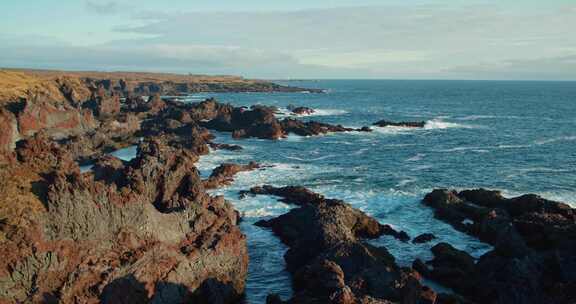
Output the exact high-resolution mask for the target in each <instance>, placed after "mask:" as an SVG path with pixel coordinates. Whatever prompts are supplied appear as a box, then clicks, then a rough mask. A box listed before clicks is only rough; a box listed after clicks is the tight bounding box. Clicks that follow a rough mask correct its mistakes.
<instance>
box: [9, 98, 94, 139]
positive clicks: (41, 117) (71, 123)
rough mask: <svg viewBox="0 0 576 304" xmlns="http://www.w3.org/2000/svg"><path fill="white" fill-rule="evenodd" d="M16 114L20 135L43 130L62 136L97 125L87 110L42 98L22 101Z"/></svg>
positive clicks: (25, 135) (51, 134) (52, 134)
mask: <svg viewBox="0 0 576 304" xmlns="http://www.w3.org/2000/svg"><path fill="white" fill-rule="evenodd" d="M16 116H17V120H18V129H19V131H20V136H21V137H27V136H32V135H34V134H35V133H37V132H39V131H43V132H45V133H46V134H49V135H50V136H53V137H56V138H63V137H66V136H69V135H73V134H82V133H84V132H86V131H89V130H93V129H94V128H96V127H97V126H98V122H97V121H96V120H95V119H94V116H93V115H92V112H91V111H89V110H82V109H78V108H73V107H72V106H70V105H67V104H61V105H56V104H54V103H53V102H48V101H42V100H35V101H23V106H22V110H21V111H19V112H17V114H16Z"/></svg>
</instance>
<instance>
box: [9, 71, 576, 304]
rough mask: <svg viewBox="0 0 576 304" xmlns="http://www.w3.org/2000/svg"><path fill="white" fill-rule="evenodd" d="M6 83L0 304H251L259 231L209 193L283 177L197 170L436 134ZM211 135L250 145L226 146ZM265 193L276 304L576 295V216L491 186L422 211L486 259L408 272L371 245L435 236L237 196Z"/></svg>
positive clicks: (127, 82)
mask: <svg viewBox="0 0 576 304" xmlns="http://www.w3.org/2000/svg"><path fill="white" fill-rule="evenodd" d="M0 76H2V77H0V79H1V80H2V81H1V82H0V83H1V85H2V87H1V88H2V89H1V90H0V96H2V97H1V99H0V129H1V130H2V132H1V133H0V193H1V195H0V256H2V257H3V259H2V260H1V261H0V303H238V302H239V301H242V300H243V298H244V297H245V295H246V285H247V278H248V273H249V263H250V261H249V256H250V255H249V252H248V250H249V246H248V238H247V237H249V236H247V235H246V234H245V233H244V232H243V231H246V230H241V229H240V223H241V222H243V223H246V221H243V219H242V216H241V213H240V212H239V211H237V210H236V208H235V206H234V205H233V204H232V203H231V202H229V201H227V200H226V199H225V198H224V197H223V196H216V195H213V194H212V193H214V192H212V191H213V190H214V189H219V188H221V187H226V186H229V185H231V184H232V183H233V181H234V179H236V180H238V179H241V178H244V176H241V175H242V174H251V173H248V172H250V171H254V172H253V173H256V172H259V171H264V172H265V170H269V169H270V168H271V167H273V165H270V164H266V163H260V161H259V160H256V161H257V162H255V161H252V160H250V161H246V162H244V164H236V163H230V162H224V163H220V161H219V163H218V166H215V168H214V170H213V171H212V173H211V174H210V175H209V176H208V175H203V174H200V171H199V160H200V158H201V157H203V156H206V155H208V154H210V153H213V151H214V150H217V149H224V150H229V151H231V152H230V153H237V152H238V151H242V149H243V148H242V146H241V145H244V143H245V142H246V141H250V140H248V139H250V138H254V139H255V140H254V141H258V142H265V143H266V144H270V145H281V144H282V142H281V140H283V139H285V138H286V137H288V136H289V135H290V134H295V135H297V136H306V137H312V136H319V135H326V134H331V133H340V134H341V135H342V134H343V133H345V134H353V135H354V136H356V135H370V136H372V135H374V133H376V131H377V128H383V129H385V128H392V130H397V129H401V130H402V131H405V130H408V129H410V130H412V129H414V130H415V131H417V132H420V131H426V130H427V127H426V122H409V121H401V122H392V121H389V120H381V121H379V122H377V123H375V124H374V129H372V128H371V127H362V128H351V127H345V126H343V125H339V124H331V123H326V122H319V121H314V120H312V119H302V118H301V116H311V115H313V114H314V113H315V110H314V109H312V108H307V107H305V108H304V107H300V108H294V109H292V110H290V111H291V114H290V115H291V116H290V117H288V118H283V117H282V115H280V114H281V113H280V110H279V109H278V108H276V107H273V106H265V105H252V106H250V107H243V106H234V105H232V104H227V103H221V102H219V101H218V100H216V99H214V98H208V99H206V100H204V101H201V102H195V103H188V102H182V101H181V100H180V99H178V98H176V97H177V96H176V97H175V96H166V95H180V94H184V95H185V94H188V93H191V92H195V90H207V91H210V90H214V91H226V92H245V91H263V92H270V91H280V92H299V91H301V90H303V89H299V88H288V87H281V86H277V85H275V84H271V83H266V82H260V81H251V80H243V79H241V78H236V77H222V78H218V79H216V78H210V77H204V76H175V75H167V74H165V75H163V74H161V75H156V74H142V73H137V74H133V73H107V74H102V73H100V74H97V73H64V72H45V71H29V72H21V71H2V72H0ZM98 77H100V78H98ZM178 77H182V78H178ZM184 78H188V80H185V79H184ZM191 79H193V80H191ZM186 81H190V82H186ZM184 83H185V85H184ZM292 114H293V115H292ZM213 131H217V132H221V133H218V134H219V136H225V137H229V138H233V139H236V140H238V141H237V142H236V141H234V143H239V144H240V145H236V144H230V143H221V142H217V140H216V137H215V135H214V134H213V133H212V132H213ZM373 131H374V132H373ZM380 131H382V130H380ZM372 132H373V133H372ZM406 132H407V131H406ZM219 138H220V139H221V137H219ZM317 139H318V137H315V138H313V139H310V140H311V141H313V140H317ZM241 140H245V141H244V142H243V141H241ZM126 147H133V148H134V147H135V149H136V151H137V152H136V155H135V157H134V158H132V159H130V160H123V159H120V158H118V157H115V156H113V155H112V152H114V151H118V150H119V149H122V148H126ZM247 148H248V147H247ZM247 150H248V149H247ZM357 152H362V151H361V150H359V151H357ZM353 155H356V154H351V155H350V157H355V156H353ZM358 155H360V153H359V154H358ZM274 157H277V155H274ZM317 159H319V158H317ZM81 165H82V169H81V167H80V166H81ZM87 165H89V166H91V167H90V168H89V169H86V166H87ZM243 172H244V173H243ZM299 172H301V171H299ZM354 180H355V181H357V180H356V179H354ZM292 182H294V181H284V180H283V181H282V183H292ZM296 182H297V181H296ZM341 182H345V181H339V183H341ZM252 186H254V185H251V186H250V187H252ZM263 195H267V196H273V197H277V198H279V200H280V201H282V202H283V203H285V204H286V205H288V206H290V210H286V212H285V213H284V214H280V215H275V216H266V217H264V218H262V219H261V220H259V221H257V222H256V223H255V226H252V227H253V228H254V229H261V230H260V231H264V232H270V235H271V237H277V238H278V239H279V240H280V241H281V242H282V243H283V244H284V245H285V246H287V252H286V254H285V255H284V261H285V264H280V265H283V266H281V267H285V271H286V272H287V273H288V274H289V276H290V280H291V282H292V291H293V293H292V295H291V296H290V298H288V299H287V300H285V301H283V300H282V299H281V298H280V297H279V296H278V295H276V294H270V295H269V296H268V299H267V302H268V303H271V304H278V303H294V304H296V303H340V304H356V303H414V304H416V303H440V304H442V303H573V302H574V301H575V299H576V296H575V294H574V292H573V290H574V288H573V287H574V286H576V285H575V282H576V280H575V278H574V274H575V273H576V269H575V268H574V265H576V263H575V262H574V256H576V252H575V250H574V248H576V247H575V246H574V239H575V238H574V236H575V235H576V234H575V231H576V211H575V210H574V209H573V208H572V207H570V206H569V205H566V204H563V203H560V202H555V201H551V200H546V199H543V198H541V197H539V196H536V195H524V196H519V197H516V198H505V197H504V196H503V195H502V194H501V193H500V192H497V191H489V190H484V189H477V190H465V191H460V192H458V191H453V190H446V189H438V190H435V191H433V192H430V193H429V194H427V195H426V196H425V197H424V199H423V204H419V203H417V204H416V205H417V206H419V208H421V209H426V210H428V209H430V211H431V213H432V212H433V214H434V216H435V217H436V218H437V219H439V220H441V221H444V222H446V223H448V224H449V225H450V227H453V228H454V229H452V228H450V229H451V230H450V233H456V232H457V231H460V232H463V233H464V234H466V235H469V236H470V237H473V238H477V239H478V240H480V241H482V242H485V243H486V244H489V245H491V246H492V247H493V248H491V249H490V250H489V251H487V252H485V253H483V254H482V255H479V256H478V257H473V256H472V255H470V254H469V253H468V252H466V251H464V250H460V249H457V248H456V247H457V245H458V244H450V243H449V242H447V241H445V239H441V240H440V242H439V243H436V244H433V246H432V244H431V250H429V251H431V254H432V256H433V258H432V259H430V260H420V259H417V260H414V261H413V263H412V264H411V265H405V264H404V265H401V263H400V262H399V260H400V258H402V257H401V256H399V255H393V254H392V253H393V252H392V250H390V247H389V246H388V247H387V246H382V245H376V244H375V243H373V242H374V241H375V240H378V239H381V238H386V237H389V238H390V239H389V244H401V245H402V246H404V247H403V248H409V250H410V249H413V248H415V247H416V246H420V244H423V243H430V242H433V241H434V242H436V241H435V240H438V239H439V238H437V237H436V236H435V235H434V234H432V233H423V234H420V235H416V234H414V235H408V233H407V232H404V231H402V229H400V228H398V227H395V226H393V225H391V224H388V223H386V221H387V220H389V218H379V219H377V215H376V214H374V213H370V212H367V211H365V210H364V209H363V208H356V207H355V206H354V205H353V204H352V201H351V200H349V199H348V198H346V201H348V202H350V203H347V202H345V201H343V200H341V199H339V198H338V197H335V198H326V197H325V196H324V195H322V194H321V193H317V192H314V191H312V190H309V189H307V188H304V187H300V186H295V185H282V186H271V185H263V186H257V187H252V188H250V189H247V190H245V191H242V192H241V193H240V196H241V197H242V200H247V201H249V200H255V199H256V198H257V196H258V197H260V196H263ZM283 212H284V211H283ZM244 220H245V219H244ZM436 224H438V223H436ZM440 224H441V223H440ZM411 234H412V233H411ZM410 240H412V241H411V242H409V241H410ZM427 250H428V249H427ZM399 257H400V258H399ZM410 262H412V260H411V261H410ZM263 271H266V269H264V270H263ZM271 275H275V274H271ZM438 283H439V284H441V285H442V286H445V287H449V288H451V289H450V290H449V291H448V292H447V291H446V288H442V287H440V288H438V285H436V284H438Z"/></svg>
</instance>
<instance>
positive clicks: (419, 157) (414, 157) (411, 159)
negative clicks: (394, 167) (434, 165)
mask: <svg viewBox="0 0 576 304" xmlns="http://www.w3.org/2000/svg"><path fill="white" fill-rule="evenodd" d="M424 156H426V154H424V153H418V154H416V155H414V156H412V157H410V158H407V159H406V161H407V162H416V161H420V160H422V159H423V158H424Z"/></svg>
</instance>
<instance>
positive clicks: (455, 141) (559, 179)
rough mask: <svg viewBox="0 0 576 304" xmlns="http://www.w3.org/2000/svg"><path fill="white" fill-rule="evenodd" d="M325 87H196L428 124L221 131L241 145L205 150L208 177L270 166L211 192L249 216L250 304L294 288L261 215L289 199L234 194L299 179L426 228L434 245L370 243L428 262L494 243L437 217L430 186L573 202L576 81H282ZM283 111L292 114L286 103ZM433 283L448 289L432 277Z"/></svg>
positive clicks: (341, 118) (363, 117)
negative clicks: (428, 202)
mask: <svg viewBox="0 0 576 304" xmlns="http://www.w3.org/2000/svg"><path fill="white" fill-rule="evenodd" d="M282 84H287V85H296V86H299V87H310V88H321V89H325V90H326V93H325V94H305V93H243V94H224V93H222V94H199V95H193V96H188V97H187V100H188V101H191V102H192V101H201V100H203V99H204V98H206V97H216V98H217V99H218V100H219V101H220V102H228V103H232V104H234V105H245V106H250V105H253V104H264V105H273V106H277V107H279V108H280V109H281V110H285V109H286V108H287V107H288V106H289V105H296V106H307V107H311V108H313V109H315V110H316V111H317V112H316V113H315V114H313V115H310V116H305V117H300V118H301V119H305V120H307V119H309V120H317V121H321V122H327V123H332V124H341V125H343V126H346V127H362V126H366V125H371V124H372V123H374V122H376V121H379V120H382V119H387V120H392V121H425V122H426V125H425V127H424V128H422V129H408V128H399V127H386V128H379V127H376V128H374V129H375V130H374V132H372V133H361V132H347V133H337V134H329V135H325V136H318V137H299V136H295V135H290V136H289V137H288V138H286V139H284V140H279V141H270V140H259V139H245V140H233V139H232V138H231V137H230V134H225V133H215V135H217V139H216V140H215V141H216V142H221V143H234V144H239V145H241V146H243V147H244V150H242V151H239V152H230V151H212V153H211V154H210V155H207V156H204V157H202V158H201V160H200V162H199V163H198V167H199V169H200V171H201V173H202V175H203V176H208V175H209V174H210V172H211V170H212V169H213V168H215V167H216V166H218V165H219V164H221V163H223V162H237V163H247V162H249V161H256V162H258V163H261V164H263V165H270V166H272V167H270V168H266V169H264V170H259V171H253V172H243V173H240V174H239V175H238V176H237V177H236V182H235V183H234V184H232V185H231V186H229V187H226V188H222V189H219V190H216V191H214V192H213V194H220V195H224V196H225V197H226V198H227V199H228V200H230V201H231V202H232V203H233V204H234V206H235V207H236V208H237V209H238V210H239V211H240V212H241V213H242V214H243V216H244V221H243V222H242V223H241V228H242V230H243V231H244V233H246V235H247V240H248V246H249V252H250V266H249V275H248V281H247V288H246V293H247V299H246V300H247V302H248V303H263V302H265V298H266V295H267V294H269V293H278V294H279V295H280V296H281V297H282V298H283V299H287V298H288V297H289V296H290V295H291V286H290V277H289V275H288V273H287V272H286V271H285V270H284V265H285V264H284V260H283V254H284V253H285V251H286V249H287V247H286V246H284V245H283V244H282V243H281V242H280V241H279V240H278V239H277V238H276V237H275V236H274V235H272V233H271V232H270V231H268V230H266V229H263V228H260V227H256V226H254V225H253V223H254V222H256V221H258V220H260V219H262V218H269V217H273V216H277V215H280V214H283V213H285V212H287V211H288V210H289V209H290V208H291V207H290V206H288V205H285V204H283V203H280V202H278V201H277V200H276V199H275V198H273V197H267V196H258V197H255V198H252V197H248V198H245V199H239V197H238V191H240V190H247V189H249V188H250V187H253V186H257V185H262V184H272V185H276V186H285V185H301V186H305V187H308V188H310V189H311V190H313V191H316V192H319V193H321V194H323V195H325V196H326V197H329V198H337V199H342V200H344V201H346V202H348V203H350V204H351V205H353V206H354V207H356V208H359V209H361V210H363V211H365V212H367V213H368V214H370V215H371V216H374V217H375V218H377V219H378V220H379V221H380V222H381V223H383V224H390V225H392V226H393V227H395V228H396V229H397V230H404V231H406V232H407V233H408V234H409V235H410V236H411V237H415V236H417V235H419V234H421V233H425V232H429V233H433V234H435V235H436V237H437V239H436V240H434V241H433V242H430V243H427V244H412V243H401V242H399V241H397V240H396V239H394V238H392V237H390V236H383V237H381V238H380V239H377V240H374V241H371V242H372V243H373V244H376V245H381V246H386V248H387V249H388V250H389V251H390V252H391V253H392V254H393V255H394V256H395V257H396V259H397V262H398V263H399V264H400V265H405V266H409V265H411V263H412V261H413V260H414V259H416V258H421V259H423V260H428V259H430V258H431V257H432V256H431V253H430V248H431V247H432V246H433V245H435V244H436V243H438V242H448V243H450V244H452V245H453V246H455V247H456V248H458V249H462V250H466V251H467V252H469V253H471V254H472V255H473V256H475V257H478V256H480V255H482V254H483V253H485V252H486V251H488V250H490V249H491V247H490V246H489V245H486V244H484V243H482V242H480V241H478V240H477V239H475V238H473V237H470V236H467V235H465V234H463V233H460V232H458V231H455V230H454V229H453V228H451V227H450V226H448V225H447V224H444V223H443V222H441V221H439V220H436V219H434V218H433V213H432V211H431V210H430V209H429V208H427V207H426V206H424V205H423V204H422V203H421V199H422V198H423V197H424V195H425V194H426V193H427V192H429V191H431V190H432V189H435V188H455V189H468V188H479V187H484V188H490V189H498V190H502V191H503V193H504V195H505V196H515V195H519V194H524V193H536V194H539V195H541V196H543V197H545V198H548V199H553V200H559V201H564V202H566V203H569V204H572V205H573V206H576V83H574V82H508V81H506V82H505V81H500V82H499V81H388V80H330V81H328V80H319V81H298V82H285V83H282ZM279 116H289V115H288V114H287V111H286V110H285V111H284V114H282V115H279ZM433 286H434V287H436V288H442V287H441V286H437V285H433Z"/></svg>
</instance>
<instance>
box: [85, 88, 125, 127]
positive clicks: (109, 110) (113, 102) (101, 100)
mask: <svg viewBox="0 0 576 304" xmlns="http://www.w3.org/2000/svg"><path fill="white" fill-rule="evenodd" d="M87 106H88V107H89V108H91V109H92V110H93V111H94V115H95V116H97V117H98V118H101V119H102V118H107V117H113V116H115V115H116V114H118V113H120V96H119V95H116V94H112V95H111V96H109V95H108V92H107V91H106V89H104V87H103V86H101V85H100V86H98V89H97V90H96V91H94V92H93V94H92V97H91V100H90V101H89V102H88V103H87Z"/></svg>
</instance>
